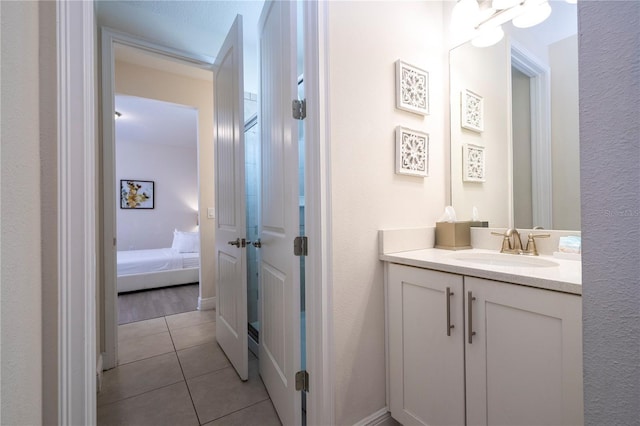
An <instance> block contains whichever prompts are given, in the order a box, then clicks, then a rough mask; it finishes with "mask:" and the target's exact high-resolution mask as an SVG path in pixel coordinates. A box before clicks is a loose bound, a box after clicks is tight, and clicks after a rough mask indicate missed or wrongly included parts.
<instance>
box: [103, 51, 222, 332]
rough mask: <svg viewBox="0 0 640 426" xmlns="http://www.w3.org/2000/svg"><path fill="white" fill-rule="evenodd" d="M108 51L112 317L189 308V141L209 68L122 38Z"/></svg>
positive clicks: (192, 280)
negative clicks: (112, 109)
mask: <svg viewBox="0 0 640 426" xmlns="http://www.w3.org/2000/svg"><path fill="white" fill-rule="evenodd" d="M114 58H115V61H114V83H115V87H114V106H115V126H114V127H115V129H114V130H115V137H114V140H115V146H114V160H115V161H114V166H115V167H114V178H115V188H116V200H114V201H115V203H116V209H115V225H116V236H117V237H116V248H117V262H116V265H117V266H116V269H117V271H116V272H117V282H116V285H117V293H118V296H117V314H118V325H122V324H127V323H132V322H137V321H142V320H148V319H153V318H160V317H164V316H168V315H173V314H178V313H183V312H189V311H195V310H197V309H198V308H199V305H200V303H201V302H202V294H203V289H202V286H201V285H200V283H201V281H202V280H201V275H202V271H201V266H200V265H201V260H200V259H201V243H200V240H201V231H202V230H201V228H208V227H207V226H206V224H205V226H201V220H200V207H199V206H200V203H199V201H200V184H199V181H200V179H201V176H200V167H199V155H200V154H201V149H200V148H199V143H198V141H199V138H200V137H202V135H203V134H206V132H207V131H208V130H209V129H210V128H211V118H209V120H208V122H207V120H206V119H204V118H205V117H204V116H205V115H208V116H209V117H211V114H210V113H209V112H210V111H211V110H212V104H213V99H212V90H211V87H212V77H211V72H210V71H207V70H203V69H199V68H194V67H192V66H189V65H186V64H182V63H178V62H176V61H173V60H170V59H168V58H166V57H161V56H160V55H157V54H154V53H150V52H148V51H145V50H142V49H137V48H134V47H131V46H125V45H123V44H115V46H114ZM203 110H204V112H203ZM207 124H208V126H207ZM209 134H210V133H209ZM205 155H206V153H205ZM209 205H210V204H209ZM205 217H206V216H205ZM211 228H212V227H211ZM209 234H210V235H212V234H213V231H212V230H211V232H210V233H209ZM205 275H207V274H206V273H205ZM210 281H212V280H210ZM210 287H213V285H211V286H210ZM206 293H207V292H206V291H205V294H206ZM205 299H206V297H205Z"/></svg>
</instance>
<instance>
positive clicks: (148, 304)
mask: <svg viewBox="0 0 640 426" xmlns="http://www.w3.org/2000/svg"><path fill="white" fill-rule="evenodd" d="M198 287H199V285H198V283H195V284H186V285H179V286H174V287H164V288H156V289H152V290H143V291H134V292H130V293H121V294H118V324H128V323H131V322H136V321H144V320H148V319H152V318H159V317H164V316H167V315H174V314H179V313H182V312H189V311H195V310H196V309H197V308H198V293H199V289H198Z"/></svg>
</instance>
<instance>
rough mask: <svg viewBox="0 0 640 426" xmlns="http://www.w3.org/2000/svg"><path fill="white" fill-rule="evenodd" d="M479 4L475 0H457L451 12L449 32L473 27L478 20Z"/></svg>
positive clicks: (467, 29)
mask: <svg viewBox="0 0 640 426" xmlns="http://www.w3.org/2000/svg"><path fill="white" fill-rule="evenodd" d="M479 12H480V6H479V5H478V2H477V1H476V0H459V1H458V2H457V3H456V5H455V6H454V7H453V11H452V12H451V32H460V31H462V32H464V31H469V30H470V29H473V27H475V26H476V23H477V22H476V21H477V20H478V13H479Z"/></svg>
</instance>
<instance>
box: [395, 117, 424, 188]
mask: <svg viewBox="0 0 640 426" xmlns="http://www.w3.org/2000/svg"><path fill="white" fill-rule="evenodd" d="M396 173H397V174H401V175H410V176H419V177H427V176H429V135H428V134H427V133H423V132H419V131H417V130H411V129H407V128H404V127H402V126H398V127H396Z"/></svg>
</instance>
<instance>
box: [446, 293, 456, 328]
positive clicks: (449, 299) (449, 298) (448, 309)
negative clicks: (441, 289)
mask: <svg viewBox="0 0 640 426" xmlns="http://www.w3.org/2000/svg"><path fill="white" fill-rule="evenodd" d="M453 295H454V293H453V292H452V291H451V287H447V336H451V329H452V328H454V327H455V326H454V325H453V324H451V296H453Z"/></svg>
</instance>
